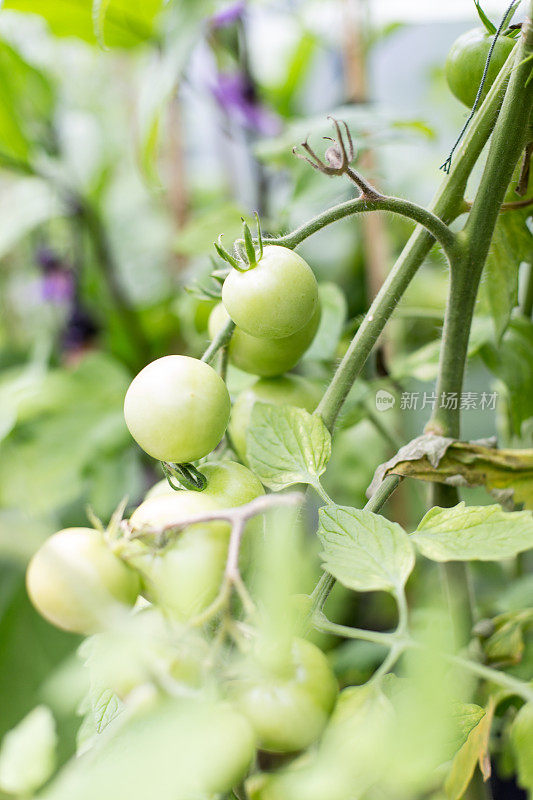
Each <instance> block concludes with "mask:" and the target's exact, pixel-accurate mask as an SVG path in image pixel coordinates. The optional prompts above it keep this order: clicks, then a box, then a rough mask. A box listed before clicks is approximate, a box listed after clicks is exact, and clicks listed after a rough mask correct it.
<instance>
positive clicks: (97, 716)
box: [76, 688, 124, 755]
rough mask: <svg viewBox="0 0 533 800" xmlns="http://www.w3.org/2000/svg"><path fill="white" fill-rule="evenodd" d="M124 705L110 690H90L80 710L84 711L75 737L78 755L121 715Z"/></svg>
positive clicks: (88, 748)
mask: <svg viewBox="0 0 533 800" xmlns="http://www.w3.org/2000/svg"><path fill="white" fill-rule="evenodd" d="M123 708H124V705H123V703H122V701H121V700H120V698H119V697H118V696H117V695H116V694H115V692H113V691H112V690H111V689H101V688H99V689H92V690H91V692H90V693H89V695H88V697H87V698H86V700H85V702H84V704H83V706H82V710H85V711H86V714H85V717H84V719H83V722H82V724H81V725H80V727H79V729H78V734H77V736H76V747H77V753H78V755H81V753H85V752H86V751H87V750H90V748H91V747H93V745H94V744H95V742H96V740H97V738H98V737H99V736H100V734H101V733H103V731H105V730H106V728H107V726H108V725H110V724H111V723H112V722H113V720H115V719H116V718H117V717H118V716H120V714H121V713H122V711H123Z"/></svg>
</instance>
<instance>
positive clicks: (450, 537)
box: [411, 502, 533, 561]
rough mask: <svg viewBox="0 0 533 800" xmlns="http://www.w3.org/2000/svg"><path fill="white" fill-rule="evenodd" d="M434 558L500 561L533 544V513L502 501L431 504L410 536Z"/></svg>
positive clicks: (425, 552) (442, 559)
mask: <svg viewBox="0 0 533 800" xmlns="http://www.w3.org/2000/svg"><path fill="white" fill-rule="evenodd" d="M411 539H412V541H413V542H415V544H416V546H417V547H418V549H419V550H420V552H421V553H422V554H423V555H424V556H426V558H431V559H432V560H433V561H471V560H475V561H500V560H502V559H505V558H513V557H514V556H516V555H517V554H518V553H521V552H523V551H524V550H529V549H530V548H531V547H533V514H531V512H530V511H513V512H506V511H503V510H502V508H501V507H500V506H499V505H493V506H468V507H467V506H465V504H464V502H463V503H459V505H457V506H454V507H453V508H438V507H435V508H432V509H431V510H430V511H428V513H427V514H426V515H425V517H424V518H423V519H422V521H421V522H420V524H419V526H418V528H417V529H416V531H415V533H414V534H413V535H412V536H411Z"/></svg>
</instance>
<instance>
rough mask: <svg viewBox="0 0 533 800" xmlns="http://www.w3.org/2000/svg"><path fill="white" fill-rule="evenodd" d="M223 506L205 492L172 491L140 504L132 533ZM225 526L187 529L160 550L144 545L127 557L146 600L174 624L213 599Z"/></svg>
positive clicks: (226, 540) (220, 568) (219, 523)
mask: <svg viewBox="0 0 533 800" xmlns="http://www.w3.org/2000/svg"><path fill="white" fill-rule="evenodd" d="M220 508H222V506H221V504H220V503H219V502H217V501H216V500H215V499H214V498H212V497H208V496H204V492H194V491H188V490H182V491H178V492H176V491H173V492H172V494H165V495H159V496H158V497H151V498H149V499H148V500H145V501H144V503H142V504H141V505H140V506H139V508H137V509H136V511H134V512H133V514H132V516H131V518H130V526H131V528H132V530H134V531H139V530H141V529H143V528H154V529H161V528H164V527H165V526H168V525H172V524H176V525H179V524H180V522H182V521H183V520H184V519H186V518H188V517H190V516H192V515H194V514H201V513H204V512H209V511H214V510H217V509H220ZM229 536H230V526H229V524H228V523H227V522H222V521H214V522H205V523H198V524H195V525H189V526H188V527H187V528H185V529H184V530H183V531H181V532H180V533H178V534H177V535H176V537H175V538H173V540H172V542H171V543H170V544H169V545H168V546H167V547H165V548H163V549H161V550H154V549H153V548H150V547H148V546H147V547H146V549H145V550H144V552H143V551H142V550H140V551H139V553H138V554H137V555H135V557H134V558H133V559H132V563H133V564H134V565H135V567H136V568H137V569H138V570H139V571H140V572H141V574H142V576H143V583H144V593H145V595H146V597H147V598H148V599H149V600H150V601H151V602H153V603H154V604H155V605H157V606H159V607H160V608H161V610H162V611H164V612H165V613H167V614H169V615H170V616H172V617H174V618H175V619H178V620H182V621H183V620H188V619H190V618H191V617H194V616H196V615H197V614H199V613H200V612H201V611H203V610H204V609H205V608H207V606H208V605H209V604H210V603H211V602H212V601H213V600H214V599H215V597H216V596H217V594H218V592H219V590H220V586H221V583H222V578H223V575H224V568H225V565H226V560H227V552H228V544H229Z"/></svg>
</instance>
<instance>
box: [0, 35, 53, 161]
mask: <svg viewBox="0 0 533 800" xmlns="http://www.w3.org/2000/svg"><path fill="white" fill-rule="evenodd" d="M53 109H54V92H53V88H52V84H51V83H50V82H49V80H48V79H47V78H46V77H45V75H44V74H43V73H42V72H41V71H40V70H38V69H36V68H35V67H33V66H31V65H30V64H28V62H27V61H25V60H24V59H23V58H22V56H20V55H19V53H18V52H17V51H16V50H14V49H13V48H12V47H11V46H10V45H9V44H7V42H4V41H2V40H0V164H4V165H6V166H8V167H11V168H17V167H18V168H19V169H22V170H26V169H27V168H28V167H27V165H28V162H29V160H30V159H31V156H32V154H33V152H34V151H35V150H36V149H37V148H39V147H40V148H45V149H47V150H53V137H52V114H53Z"/></svg>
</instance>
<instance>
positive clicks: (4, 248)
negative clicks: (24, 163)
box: [0, 112, 65, 258]
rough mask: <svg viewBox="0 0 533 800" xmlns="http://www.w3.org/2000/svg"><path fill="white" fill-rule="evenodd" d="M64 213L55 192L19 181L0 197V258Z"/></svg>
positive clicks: (38, 182) (39, 183)
mask: <svg viewBox="0 0 533 800" xmlns="http://www.w3.org/2000/svg"><path fill="white" fill-rule="evenodd" d="M0 114H1V112H0ZM0 161H1V156H0ZM64 213H65V209H64V206H63V205H62V204H61V202H60V201H59V198H58V196H57V193H56V192H54V190H53V189H52V188H51V187H50V186H49V185H48V184H46V183H45V182H44V181H41V180H40V179H38V178H18V179H17V181H16V182H15V183H13V185H12V186H10V187H9V189H8V190H7V191H5V192H2V194H0V221H1V222H0V258H3V257H4V256H5V255H7V253H9V252H10V250H11V249H12V248H13V247H14V246H15V245H16V244H18V242H19V241H20V240H21V239H23V238H24V237H25V236H26V235H27V234H28V233H30V231H32V230H34V229H35V228H37V227H38V226H39V225H42V223H43V222H47V221H48V220H50V219H54V218H56V217H59V216H62V215H63V214H64Z"/></svg>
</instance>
